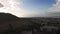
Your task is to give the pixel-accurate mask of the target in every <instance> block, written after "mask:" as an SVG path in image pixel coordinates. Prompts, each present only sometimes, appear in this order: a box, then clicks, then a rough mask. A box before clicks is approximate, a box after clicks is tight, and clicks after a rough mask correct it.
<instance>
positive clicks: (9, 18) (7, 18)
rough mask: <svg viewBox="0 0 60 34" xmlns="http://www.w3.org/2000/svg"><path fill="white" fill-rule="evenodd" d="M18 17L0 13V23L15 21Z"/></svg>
mask: <svg viewBox="0 0 60 34" xmlns="http://www.w3.org/2000/svg"><path fill="white" fill-rule="evenodd" d="M17 19H18V17H17V16H15V15H12V14H10V13H0V22H2V21H13V20H17Z"/></svg>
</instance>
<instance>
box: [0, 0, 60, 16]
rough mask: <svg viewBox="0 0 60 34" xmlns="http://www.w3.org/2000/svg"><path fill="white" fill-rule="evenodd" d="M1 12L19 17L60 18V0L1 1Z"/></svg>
mask: <svg viewBox="0 0 60 34" xmlns="http://www.w3.org/2000/svg"><path fill="white" fill-rule="evenodd" d="M0 12H4V13H11V14H13V15H16V16H17V17H55V16H60V14H59V12H60V0H0Z"/></svg>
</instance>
